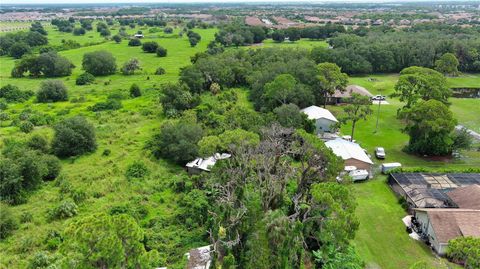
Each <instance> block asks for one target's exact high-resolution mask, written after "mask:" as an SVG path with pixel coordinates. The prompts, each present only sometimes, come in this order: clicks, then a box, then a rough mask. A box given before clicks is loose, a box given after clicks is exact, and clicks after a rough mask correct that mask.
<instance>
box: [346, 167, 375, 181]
mask: <svg viewBox="0 0 480 269" xmlns="http://www.w3.org/2000/svg"><path fill="white" fill-rule="evenodd" d="M348 174H349V175H350V177H352V180H353V181H358V180H366V179H368V177H369V175H370V174H369V173H368V171H367V170H363V169H360V170H353V171H350V173H348Z"/></svg>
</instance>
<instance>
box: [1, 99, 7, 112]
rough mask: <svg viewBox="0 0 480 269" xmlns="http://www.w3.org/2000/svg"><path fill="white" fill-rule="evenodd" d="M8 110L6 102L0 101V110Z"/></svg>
mask: <svg viewBox="0 0 480 269" xmlns="http://www.w3.org/2000/svg"><path fill="white" fill-rule="evenodd" d="M7 108H8V104H7V102H5V101H3V100H2V99H0V110H6V109H7Z"/></svg>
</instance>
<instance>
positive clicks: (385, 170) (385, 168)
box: [382, 163, 402, 174]
mask: <svg viewBox="0 0 480 269" xmlns="http://www.w3.org/2000/svg"><path fill="white" fill-rule="evenodd" d="M399 167H402V164H401V163H384V164H382V173H384V174H387V173H388V171H390V170H393V169H395V168H399Z"/></svg>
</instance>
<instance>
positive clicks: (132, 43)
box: [128, 38, 142, 47]
mask: <svg viewBox="0 0 480 269" xmlns="http://www.w3.org/2000/svg"><path fill="white" fill-rule="evenodd" d="M128 45H129V46H130V47H138V46H141V45H142V41H140V39H138V38H132V39H130V41H128Z"/></svg>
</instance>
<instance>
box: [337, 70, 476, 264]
mask: <svg viewBox="0 0 480 269" xmlns="http://www.w3.org/2000/svg"><path fill="white" fill-rule="evenodd" d="M397 79H398V75H369V76H362V77H352V78H351V79H350V83H351V84H357V85H361V86H363V87H365V88H367V89H368V90H369V91H370V92H371V93H372V94H382V95H386V96H388V95H390V94H391V93H393V87H394V85H395V83H396V81H397ZM448 83H449V85H455V86H459V87H470V86H474V85H480V75H478V74H475V75H473V74H467V75H463V76H461V77H458V78H448ZM387 100H388V102H389V103H390V104H389V105H381V106H380V113H378V106H373V107H372V108H373V110H374V114H373V115H371V116H370V117H369V118H368V119H367V121H363V120H362V121H360V122H358V123H357V127H356V130H355V136H354V139H356V140H357V142H358V143H360V144H361V145H362V147H364V148H365V149H367V150H368V152H369V153H370V154H371V155H372V156H373V155H374V154H373V151H374V148H375V147H376V146H382V147H384V148H385V149H386V152H387V159H386V160H385V161H384V162H401V163H402V165H403V166H405V167H427V168H432V169H443V168H458V169H462V168H469V167H480V152H478V151H475V150H470V151H463V152H462V157H461V158H459V159H454V160H447V161H433V160H428V159H424V158H421V157H417V156H412V155H410V154H407V153H405V152H403V151H402V149H403V147H404V146H405V145H406V144H407V143H408V135H407V134H405V133H403V132H402V131H401V129H402V128H403V126H404V125H403V123H402V122H401V121H400V120H398V119H397V118H396V112H397V109H398V108H400V107H401V106H402V105H403V104H402V103H401V102H400V101H398V99H392V98H388V97H387ZM450 101H451V103H452V105H451V107H450V108H451V110H452V111H453V113H454V117H455V118H457V120H458V122H459V124H463V125H465V126H468V127H469V128H471V129H473V130H478V128H480V116H479V115H480V100H479V99H457V98H451V100H450ZM329 109H331V110H332V111H334V113H335V114H337V115H339V114H341V113H342V107H341V106H331V107H329ZM377 115H379V120H378V130H377V131H375V130H376V123H377ZM341 132H342V134H350V133H351V125H350V124H348V125H346V126H343V127H342V128H341ZM373 160H374V162H375V163H376V164H375V167H376V168H377V171H378V170H379V169H378V167H379V165H380V163H381V162H382V161H379V160H375V159H373ZM352 189H353V191H354V193H355V194H356V196H357V202H358V208H357V217H358V218H359V220H360V228H359V230H358V232H357V235H356V238H355V239H354V240H353V242H354V244H355V245H356V249H357V251H358V253H359V254H360V256H361V257H362V258H363V259H364V260H365V262H366V263H367V268H382V269H403V268H409V267H410V266H412V265H413V264H414V263H416V262H422V261H423V262H425V263H426V264H427V266H428V267H427V268H428V269H430V268H456V267H457V266H455V265H453V264H450V263H448V262H447V261H446V260H445V259H440V258H438V257H435V256H434V255H433V253H432V252H431V250H430V249H429V248H428V247H426V246H425V245H424V244H423V243H421V242H418V241H415V240H413V239H411V238H410V237H409V236H408V234H407V233H406V232H405V225H404V224H403V223H402V220H401V219H402V218H403V217H405V215H406V214H407V213H406V212H405V210H404V209H403V208H402V207H401V206H400V204H399V203H398V199H397V197H396V196H395V194H394V193H393V192H392V191H391V189H390V188H389V187H388V185H387V184H386V177H385V176H377V177H376V178H375V179H373V180H369V181H367V182H363V183H357V184H353V185H352Z"/></svg>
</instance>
